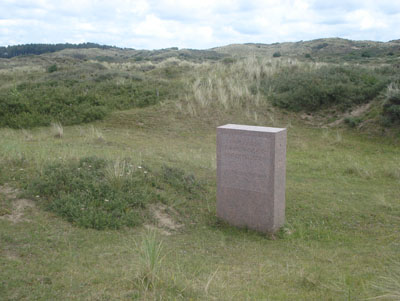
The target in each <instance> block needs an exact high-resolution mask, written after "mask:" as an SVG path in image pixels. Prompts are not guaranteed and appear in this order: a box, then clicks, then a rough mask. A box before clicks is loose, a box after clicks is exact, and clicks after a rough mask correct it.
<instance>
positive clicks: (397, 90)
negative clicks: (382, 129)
mask: <svg viewBox="0 0 400 301" xmlns="http://www.w3.org/2000/svg"><path fill="white" fill-rule="evenodd" d="M383 117H384V123H385V125H388V126H389V125H392V124H400V87H399V86H398V85H396V84H393V83H392V84H390V85H389V87H388V89H387V92H386V100H385V103H384V105H383Z"/></svg>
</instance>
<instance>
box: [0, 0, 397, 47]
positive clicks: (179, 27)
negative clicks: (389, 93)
mask: <svg viewBox="0 0 400 301" xmlns="http://www.w3.org/2000/svg"><path fill="white" fill-rule="evenodd" d="M329 37H340V38H346V39H352V40H374V41H384V42H386V41H389V40H394V39H400V0H389V1H388V0H376V1H372V0H362V1H361V0H347V1H346V0H336V1H331V0H325V1H323V0H282V1H271V0H195V1H192V0H108V1H100V0H97V1H95V0H59V1H57V0H53V1H50V0H0V46H7V45H17V44H27V43H83V42H94V43H99V44H105V45H112V46H118V47H127V48H135V49H160V48H168V47H179V48H195V49H208V48H212V47H217V46H224V45H228V44H233V43H266V44H269V43H275V42H296V41H300V40H304V41H307V40H312V39H318V38H329Z"/></svg>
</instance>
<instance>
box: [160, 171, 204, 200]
mask: <svg viewBox="0 0 400 301" xmlns="http://www.w3.org/2000/svg"><path fill="white" fill-rule="evenodd" d="M162 178H163V180H164V181H165V182H167V183H168V184H170V185H171V186H172V187H174V188H176V189H178V190H183V191H185V192H189V193H195V192H196V191H197V190H198V189H199V188H201V185H200V184H199V183H198V181H197V180H196V178H195V177H194V175H192V174H189V175H187V174H186V173H185V172H184V171H183V170H182V169H179V168H176V167H169V166H166V165H164V166H163V167H162Z"/></svg>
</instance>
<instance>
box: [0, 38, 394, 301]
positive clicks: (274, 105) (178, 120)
mask: <svg viewBox="0 0 400 301" xmlns="http://www.w3.org/2000/svg"><path fill="white" fill-rule="evenodd" d="M324 43H327V44H328V45H327V46H324V47H322V46H318V45H323V44H324ZM362 45H364V46H365V47H364V48H362ZM396 45H399V44H398V43H397V42H395V41H394V42H390V43H375V42H354V41H347V40H342V39H322V40H316V41H309V42H299V43H284V44H275V45H262V44H259V45H258V44H251V45H230V46H226V47H220V48H217V49H212V50H202V51H197V50H189V49H181V50H179V49H176V48H171V49H163V50H157V51H142V50H133V49H115V48H110V49H97V48H96V49H64V50H62V51H59V52H54V53H46V54H41V55H30V56H18V57H13V58H11V59H0V126H1V127H0V141H1V143H0V267H1V268H0V299H1V300H31V299H39V300H52V299H68V300H82V299H84V300H86V299H88V300H364V299H377V300H379V299H382V300H385V299H393V300H396V299H399V297H400V287H399V282H400V253H399V245H400V235H399V229H400V199H399V195H400V161H399V158H400V151H399V149H400V148H399V147H400V139H399V138H400V135H399V123H398V121H399V120H400V114H399V115H397V114H398V112H399V111H398V107H399V106H400V102H399V68H397V65H396V64H398V62H399V59H400V57H399V52H398V48H396V47H397V46H396ZM313 47H314V48H313ZM352 47H359V48H360V49H353V48H352ZM317 48H320V49H317ZM296 49H297V51H296ZM345 49H347V50H345ZM374 49H378V50H379V51H378V50H376V52H373V50H374ZM307 51H309V52H307ZM352 51H356V53H357V55H356V56H355V59H354V60H350V59H349V60H348V59H346V58H348V57H349V55H350V54H351V52H352ZM362 51H371V53H376V55H375V54H374V55H371V56H369V57H368V56H366V55H364V56H363V55H362V53H363V52H362ZM374 51H375V50H374ZM389 51H390V52H393V55H389V54H387V53H388V52H389ZM276 52H280V56H277V55H275V56H274V53H276ZM307 53H311V55H310V57H308V56H307V57H306V54H307ZM226 123H238V124H249V125H260V126H274V127H286V128H287V129H288V147H287V186H286V223H285V225H284V227H283V228H282V229H281V230H280V231H279V232H277V233H275V234H271V235H262V234H259V233H256V232H253V231H250V230H246V229H237V228H235V227H231V226H229V225H227V224H225V223H223V222H221V221H220V220H218V219H217V218H216V214H215V211H216V208H215V203H216V184H215V183H216V158H215V155H216V154H215V139H216V136H215V135H216V133H215V128H216V127H217V126H219V125H222V124H226Z"/></svg>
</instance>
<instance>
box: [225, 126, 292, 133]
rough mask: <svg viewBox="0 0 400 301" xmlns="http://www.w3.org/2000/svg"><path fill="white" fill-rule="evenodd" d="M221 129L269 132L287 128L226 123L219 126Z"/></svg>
mask: <svg viewBox="0 0 400 301" xmlns="http://www.w3.org/2000/svg"><path fill="white" fill-rule="evenodd" d="M218 128H219V129H231V130H242V131H253V132H268V133H278V132H281V131H284V130H286V129H285V128H270V127H265V126H253V125H241V124H225V125H222V126H219V127H218Z"/></svg>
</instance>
